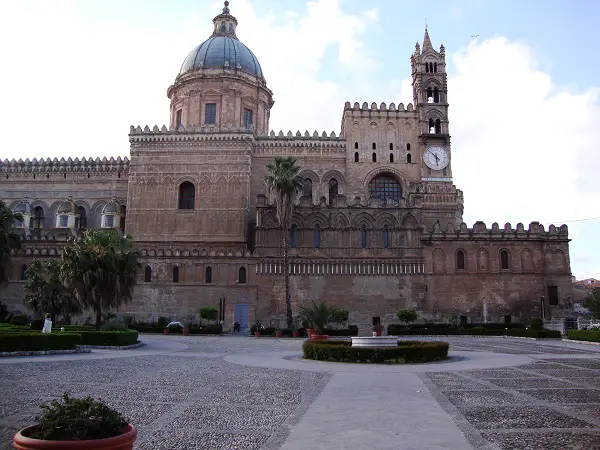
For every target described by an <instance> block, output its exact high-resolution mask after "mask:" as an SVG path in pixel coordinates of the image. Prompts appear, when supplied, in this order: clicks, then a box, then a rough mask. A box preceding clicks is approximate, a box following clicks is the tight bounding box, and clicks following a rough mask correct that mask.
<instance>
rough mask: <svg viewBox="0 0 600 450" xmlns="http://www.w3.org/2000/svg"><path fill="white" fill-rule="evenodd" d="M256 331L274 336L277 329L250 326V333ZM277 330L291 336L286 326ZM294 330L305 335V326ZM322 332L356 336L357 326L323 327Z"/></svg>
mask: <svg viewBox="0 0 600 450" xmlns="http://www.w3.org/2000/svg"><path fill="white" fill-rule="evenodd" d="M257 331H260V335H261V336H275V331H277V328H275V327H264V328H260V329H259V327H257V326H256V325H253V326H252V327H250V332H251V333H252V334H254V333H255V332H257ZM279 331H281V333H282V334H283V336H286V337H292V332H291V330H289V329H287V328H283V329H280V330H279ZM296 331H297V332H298V335H299V336H307V334H306V328H298V329H297V330H296ZM323 334H326V335H327V336H358V327H357V326H356V325H350V326H349V327H348V328H340V329H335V328H325V329H324V330H323Z"/></svg>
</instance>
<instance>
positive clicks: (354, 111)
mask: <svg viewBox="0 0 600 450" xmlns="http://www.w3.org/2000/svg"><path fill="white" fill-rule="evenodd" d="M366 111H368V112H369V113H371V115H372V113H374V112H376V113H386V114H387V115H389V114H390V113H392V114H402V113H414V112H416V110H415V108H414V106H413V104H412V103H409V104H408V106H407V107H406V109H405V108H404V103H399V104H398V107H396V104H395V103H394V102H392V103H390V106H389V107H388V106H386V104H385V103H381V104H380V105H379V107H377V103H375V102H373V103H371V107H370V108H369V105H368V104H367V102H364V103H363V104H362V107H361V106H360V105H359V104H358V102H354V105H351V104H350V102H346V103H345V104H344V114H346V113H348V114H350V115H352V116H355V115H360V113H362V112H366Z"/></svg>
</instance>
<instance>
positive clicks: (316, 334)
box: [300, 302, 331, 339]
mask: <svg viewBox="0 0 600 450" xmlns="http://www.w3.org/2000/svg"><path fill="white" fill-rule="evenodd" d="M300 311H301V312H300V316H301V317H302V319H303V320H306V321H307V322H308V323H309V324H310V326H311V328H308V329H307V330H306V332H307V334H308V338H309V339H327V338H328V337H329V336H327V335H326V334H324V333H323V330H325V327H327V324H328V323H329V320H330V318H331V309H330V308H329V307H328V306H327V304H326V303H325V302H321V303H316V302H313V304H312V307H311V308H304V307H302V306H301V307H300Z"/></svg>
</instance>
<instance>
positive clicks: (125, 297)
mask: <svg viewBox="0 0 600 450" xmlns="http://www.w3.org/2000/svg"><path fill="white" fill-rule="evenodd" d="M138 258H139V252H138V251H137V250H135V249H134V248H133V243H132V241H131V238H130V237H129V236H121V235H119V234H118V233H117V232H116V231H114V230H90V231H88V232H87V233H85V235H84V236H83V238H81V239H72V240H71V241H70V242H69V244H68V245H67V246H66V247H65V249H64V252H63V256H62V266H61V277H62V279H63V282H64V283H65V286H66V287H67V289H69V291H70V292H72V293H73V295H74V296H75V298H76V299H77V301H78V302H79V304H80V305H81V306H82V307H83V308H91V309H93V310H94V312H95V314H96V329H97V330H99V329H100V324H101V322H102V312H103V311H110V310H111V309H112V308H118V307H119V306H121V305H123V304H125V303H127V302H129V301H130V300H131V297H132V295H133V287H134V286H135V283H136V275H137V271H138V269H139V267H140V264H139V262H138Z"/></svg>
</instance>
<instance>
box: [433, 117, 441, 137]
mask: <svg viewBox="0 0 600 450" xmlns="http://www.w3.org/2000/svg"><path fill="white" fill-rule="evenodd" d="M441 132H442V122H441V121H440V119H436V120H435V134H440V133H441Z"/></svg>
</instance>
